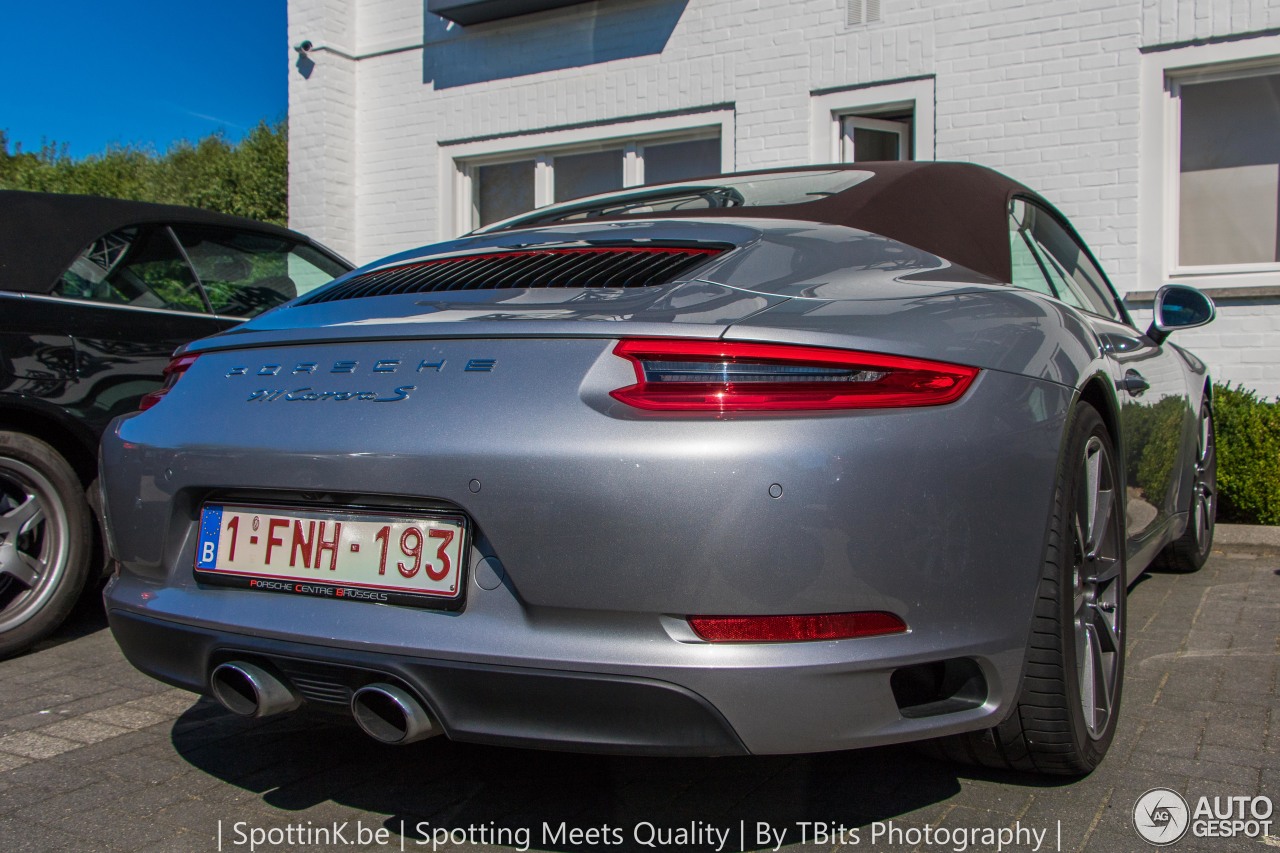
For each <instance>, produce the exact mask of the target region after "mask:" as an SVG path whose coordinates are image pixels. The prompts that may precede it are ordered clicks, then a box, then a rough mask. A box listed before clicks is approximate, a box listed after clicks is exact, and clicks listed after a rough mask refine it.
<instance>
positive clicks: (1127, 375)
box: [1116, 370, 1151, 397]
mask: <svg viewBox="0 0 1280 853" xmlns="http://www.w3.org/2000/svg"><path fill="white" fill-rule="evenodd" d="M1150 387H1151V383H1150V382H1148V381H1147V380H1146V379H1144V378H1143V376H1142V374H1141V373H1139V372H1138V371H1136V370H1126V371H1125V372H1124V379H1121V380H1120V381H1119V382H1117V383H1116V389H1117V390H1120V391H1128V392H1129V393H1130V394H1131V395H1132V396H1134V397H1137V396H1138V395H1140V394H1141V393H1142V392H1143V391H1146V390H1147V389H1148V388H1150Z"/></svg>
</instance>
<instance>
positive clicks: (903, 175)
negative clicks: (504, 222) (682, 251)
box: [513, 161, 1053, 282]
mask: <svg viewBox="0 0 1280 853" xmlns="http://www.w3.org/2000/svg"><path fill="white" fill-rule="evenodd" d="M815 170H849V171H861V172H871V173H873V177H871V178H868V179H867V180H865V181H862V182H861V183H859V184H857V185H855V186H852V187H850V188H849V189H846V190H843V191H841V192H837V193H834V194H832V195H829V196H826V197H823V198H818V199H815V200H813V201H804V202H800V203H797V204H778V205H760V206H757V207H724V208H707V209H696V210H667V211H654V212H652V213H645V214H644V217H645V218H653V219H658V218H661V219H676V218H679V219H707V218H721V217H730V218H734V219H746V218H762V219H798V220H803V221H808V222H825V223H831V224H834V225H844V226H847V227H850V228H857V229H859V230H861V231H870V232H872V233H874V234H880V235H882V236H884V237H889V238H892V239H894V240H897V241H899V242H901V243H906V244H908V245H910V246H915V247H916V248H917V249H923V250H924V251H926V252H929V253H931V254H934V255H937V256H939V257H941V258H946V259H947V260H949V261H951V262H952V263H954V264H959V265H960V266H964V267H968V268H969V269H971V270H973V271H974V272H977V273H981V274H983V275H986V276H989V277H991V278H993V279H996V280H997V281H1003V282H1007V281H1009V280H1010V279H1011V278H1012V275H1013V270H1012V261H1011V259H1010V249H1009V202H1010V201H1011V200H1012V199H1013V197H1014V196H1025V197H1028V198H1031V199H1034V200H1036V201H1038V202H1039V203H1040V204H1043V205H1045V206H1046V207H1048V208H1050V209H1052V208H1053V206H1052V205H1050V204H1048V203H1047V202H1046V201H1045V200H1044V199H1043V198H1041V197H1040V196H1039V195H1038V194H1037V193H1035V192H1033V191H1031V190H1030V189H1028V188H1027V187H1025V186H1023V185H1022V184H1020V183H1018V182H1017V181H1015V180H1013V179H1012V178H1008V177H1006V176H1004V175H1002V174H1000V173H999V172H997V171H995V170H994V169H988V168H987V167H985V166H979V165H976V164H973V163H945V162H936V161H927V162H926V161H897V162H870V163H851V164H841V165H819V166H797V167H794V168H787V169H764V170H758V171H753V172H738V173H735V174H733V175H720V176H717V177H718V178H721V179H723V178H727V177H735V178H737V177H744V176H748V175H764V174H784V173H787V172H812V171H815ZM717 177H707V178H697V179H693V180H688V181H679V182H677V183H678V185H714V184H715V182H716V180H717ZM635 189H636V190H640V189H647V188H641V187H636V188H635ZM625 194H626V191H621V192H619V193H617V196H619V197H624V196H625ZM570 205H572V202H568V203H566V206H570ZM535 213H536V211H535ZM627 218H634V217H623V216H618V217H607V216H606V217H600V219H601V220H602V221H604V220H609V219H627ZM536 224H539V223H537V221H536V220H535V219H534V218H533V217H532V216H531V217H530V221H529V224H528V225H524V224H522V223H519V222H517V223H515V224H514V225H513V227H515V228H521V227H533V226H534V225H536ZM541 224H549V223H546V222H545V221H544V222H543V223H541Z"/></svg>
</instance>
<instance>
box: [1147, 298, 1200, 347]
mask: <svg viewBox="0 0 1280 853" xmlns="http://www.w3.org/2000/svg"><path fill="white" fill-rule="evenodd" d="M1216 314H1217V311H1216V309H1214V307H1213V300H1211V299H1210V298H1209V297H1207V296H1205V295H1204V294H1203V293H1201V292H1200V291H1198V290H1196V289H1195V288H1194V287H1188V286H1187V285H1185V284H1166V285H1165V286H1164V287H1162V288H1160V289H1159V290H1158V291H1156V304H1155V310H1154V311H1153V312H1152V317H1151V327H1150V328H1149V329H1147V337H1149V338H1151V340H1153V341H1155V342H1156V343H1158V344H1160V343H1164V340H1165V338H1167V337H1169V333H1170V332H1173V331H1176V330H1178V329H1193V328H1195V327H1196V326H1203V325H1204V324H1205V323H1208V322H1210V321H1211V320H1212V319H1213V318H1214V317H1215V316H1216Z"/></svg>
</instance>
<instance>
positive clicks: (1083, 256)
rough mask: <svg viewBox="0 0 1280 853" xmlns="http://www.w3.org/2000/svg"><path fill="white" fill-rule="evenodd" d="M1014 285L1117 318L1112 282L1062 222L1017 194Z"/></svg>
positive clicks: (1012, 221) (1012, 228)
mask: <svg viewBox="0 0 1280 853" xmlns="http://www.w3.org/2000/svg"><path fill="white" fill-rule="evenodd" d="M1009 238H1010V241H1011V243H1010V246H1011V249H1012V252H1013V284H1014V286H1015V287H1021V288H1024V289H1026V290H1035V291H1037V292H1039V293H1044V294H1047V295H1050V296H1054V297H1056V298H1058V299H1061V300H1062V301H1063V302H1065V303H1067V304H1068V305H1071V306H1073V307H1075V308H1079V309H1081V310H1084V311H1090V312H1092V313H1094V314H1101V315H1102V316H1104V317H1110V318H1111V319H1113V320H1118V319H1121V317H1120V309H1119V307H1118V306H1117V304H1116V298H1115V295H1114V293H1113V291H1112V290H1111V286H1110V285H1109V284H1108V283H1107V280H1106V278H1104V277H1103V275H1102V272H1101V270H1099V269H1098V267H1097V266H1096V265H1095V264H1094V263H1093V260H1092V259H1091V258H1090V257H1089V253H1088V252H1087V251H1085V249H1084V247H1083V246H1081V245H1080V244H1079V243H1078V242H1077V241H1076V239H1075V238H1074V237H1072V236H1071V232H1069V231H1068V230H1067V229H1066V228H1065V227H1064V226H1063V225H1062V223H1061V222H1059V221H1058V220H1057V219H1056V218H1055V217H1054V216H1053V215H1052V214H1051V213H1049V212H1048V211H1047V210H1045V209H1044V208H1042V207H1039V206H1037V205H1034V204H1029V203H1028V202H1026V201H1023V200H1022V199H1015V200H1014V202H1013V205H1012V207H1011V208H1010V214H1009Z"/></svg>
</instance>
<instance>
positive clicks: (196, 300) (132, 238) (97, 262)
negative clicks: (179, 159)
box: [53, 228, 208, 312]
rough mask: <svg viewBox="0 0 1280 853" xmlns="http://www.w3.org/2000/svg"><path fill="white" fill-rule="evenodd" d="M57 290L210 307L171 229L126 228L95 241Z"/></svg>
mask: <svg viewBox="0 0 1280 853" xmlns="http://www.w3.org/2000/svg"><path fill="white" fill-rule="evenodd" d="M53 292H54V294H56V295H58V296H70V297H73V298H76V299H91V300H93V301H95V302H107V303H111V304H115V305H129V306H132V307H135V308H166V309H172V310H177V311H199V312H206V311H208V306H207V305H206V304H205V301H204V296H203V294H202V293H201V291H200V285H199V284H198V283H197V282H196V279H195V276H194V275H193V274H192V272H191V268H190V267H189V266H187V262H186V260H185V259H183V257H182V252H181V251H180V250H179V249H178V246H177V244H176V243H174V241H173V238H172V237H171V236H170V234H169V229H167V228H143V229H139V228H126V229H122V230H120V231H116V232H114V233H112V234H108V235H107V236H105V237H102V238H100V239H98V240H95V241H94V242H93V243H92V244H90V246H89V247H88V248H87V249H85V250H84V251H83V252H81V253H80V256H79V257H78V258H76V259H75V261H73V262H72V264H71V267H70V268H69V269H68V270H67V271H66V272H65V273H63V275H62V278H61V279H60V280H59V282H58V284H57V285H56V286H55V287H54V290H53Z"/></svg>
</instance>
